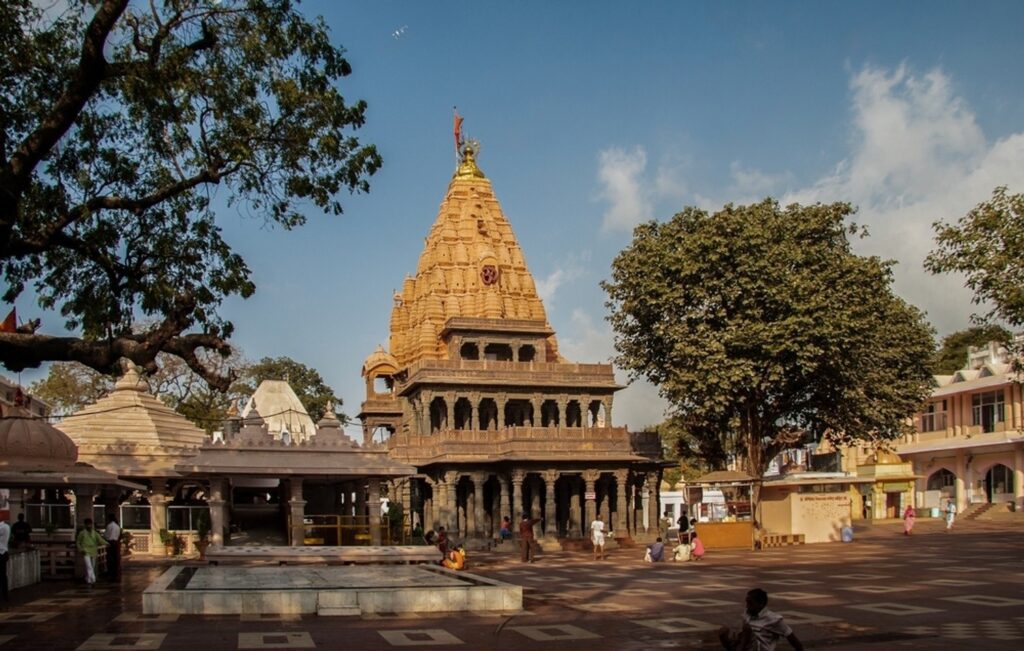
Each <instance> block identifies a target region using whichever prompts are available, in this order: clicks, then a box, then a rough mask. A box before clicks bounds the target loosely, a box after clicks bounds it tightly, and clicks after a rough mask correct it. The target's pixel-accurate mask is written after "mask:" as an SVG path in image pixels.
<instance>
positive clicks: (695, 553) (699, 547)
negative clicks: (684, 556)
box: [690, 534, 704, 561]
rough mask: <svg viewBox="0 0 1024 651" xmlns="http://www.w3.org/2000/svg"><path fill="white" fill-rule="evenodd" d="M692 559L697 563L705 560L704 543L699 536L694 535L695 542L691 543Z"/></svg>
mask: <svg viewBox="0 0 1024 651" xmlns="http://www.w3.org/2000/svg"><path fill="white" fill-rule="evenodd" d="M690 558H692V559H693V560H695V561H699V560H700V559H702V558H704V543H702V542H701V541H700V538H698V537H697V534H694V535H693V542H691V543H690Z"/></svg>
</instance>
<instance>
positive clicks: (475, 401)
mask: <svg viewBox="0 0 1024 651" xmlns="http://www.w3.org/2000/svg"><path fill="white" fill-rule="evenodd" d="M478 428H479V429H482V428H481V427H480V392H479V391H472V392H470V394H469V429H471V430H475V429H478Z"/></svg>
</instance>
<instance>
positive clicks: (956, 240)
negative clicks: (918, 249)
mask: <svg viewBox="0 0 1024 651" xmlns="http://www.w3.org/2000/svg"><path fill="white" fill-rule="evenodd" d="M933 226H934V228H935V243H936V244H937V248H936V249H935V250H934V251H932V252H931V253H930V254H929V255H928V257H927V258H926V259H925V268H926V269H928V270H929V271H931V272H932V273H934V274H940V273H962V274H964V275H965V276H966V281H965V284H966V286H967V287H968V288H969V289H971V290H972V291H973V292H974V303H975V304H977V305H984V306H986V307H987V308H988V312H986V313H984V314H981V315H977V317H976V319H977V320H978V321H979V322H982V323H997V322H1002V323H1006V324H1007V325H1009V326H1010V327H1011V328H1015V329H1016V328H1020V327H1021V326H1024V195H1022V194H1010V193H1009V191H1008V190H1007V188H1006V187H998V188H996V189H995V190H994V191H993V192H992V198H991V199H989V200H988V201H983V202H981V203H979V204H978V205H977V206H975V207H974V209H973V210H971V211H970V212H968V213H967V214H966V215H964V216H963V217H961V218H960V219H959V220H958V221H957V222H956V224H947V223H943V222H935V224H933ZM1010 343H1012V342H1010ZM1018 352H1020V351H1018Z"/></svg>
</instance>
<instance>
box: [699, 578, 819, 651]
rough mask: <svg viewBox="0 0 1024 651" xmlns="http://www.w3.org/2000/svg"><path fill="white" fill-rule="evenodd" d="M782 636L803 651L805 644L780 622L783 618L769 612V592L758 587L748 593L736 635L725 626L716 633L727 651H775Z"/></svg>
mask: <svg viewBox="0 0 1024 651" xmlns="http://www.w3.org/2000/svg"><path fill="white" fill-rule="evenodd" d="M781 637H784V638H786V640H787V641H788V642H789V643H790V644H791V645H792V646H793V648H794V649H796V651H803V649H804V645H803V644H802V643H801V642H800V640H799V639H798V638H797V636H796V634H795V633H793V629H791V628H790V627H789V625H788V624H786V622H784V621H783V620H782V615H780V614H778V613H775V612H772V611H770V610H768V593H767V592H765V591H764V590H762V589H761V588H754V589H753V590H751V591H750V592H748V593H747V610H746V612H744V613H743V626H742V628H740V630H739V632H738V633H733V632H732V631H730V630H729V629H728V628H727V627H725V626H723V627H722V628H720V629H719V630H718V639H719V640H721V642H722V646H723V647H724V648H726V649H728V651H775V646H776V644H778V641H779V638H781Z"/></svg>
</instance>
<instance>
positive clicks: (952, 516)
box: [946, 500, 956, 531]
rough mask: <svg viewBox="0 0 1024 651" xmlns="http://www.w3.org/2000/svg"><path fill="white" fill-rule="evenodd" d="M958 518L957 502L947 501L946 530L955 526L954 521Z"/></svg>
mask: <svg viewBox="0 0 1024 651" xmlns="http://www.w3.org/2000/svg"><path fill="white" fill-rule="evenodd" d="M954 520H956V502H955V501H954V500H947V501H946V531H949V530H950V529H952V528H953V521H954Z"/></svg>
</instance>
